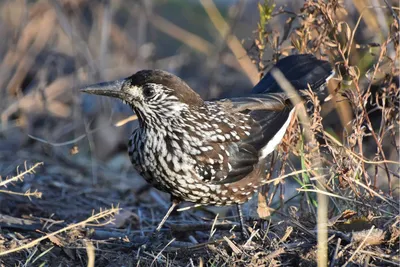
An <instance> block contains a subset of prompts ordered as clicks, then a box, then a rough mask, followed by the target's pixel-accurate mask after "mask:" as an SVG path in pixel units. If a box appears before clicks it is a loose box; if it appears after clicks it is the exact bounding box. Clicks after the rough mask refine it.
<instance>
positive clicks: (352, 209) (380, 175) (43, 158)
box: [0, 0, 400, 266]
mask: <svg viewBox="0 0 400 267" xmlns="http://www.w3.org/2000/svg"><path fill="white" fill-rule="evenodd" d="M327 2H328V3H326V2H324V1H321V0H318V1H306V2H305V3H302V7H301V8H295V7H291V6H280V4H279V2H278V3H276V4H275V5H273V4H272V1H266V2H261V3H260V5H259V7H258V8H259V12H258V13H259V15H260V19H259V23H258V25H257V26H255V27H254V26H252V27H253V28H255V29H256V31H255V32H254V33H253V34H252V35H249V34H247V35H246V39H245V40H244V41H243V42H242V43H240V42H239V41H238V40H240V38H238V37H237V36H236V34H238V33H236V32H235V25H238V24H240V23H242V22H241V20H240V10H239V8H240V7H242V6H241V3H239V4H238V5H237V6H234V7H232V8H231V10H230V12H228V15H227V16H225V17H224V16H222V15H221V13H222V14H224V13H223V12H220V11H218V9H217V7H216V6H215V4H214V2H212V1H208V0H207V1H206V0H204V1H201V5H199V6H197V7H196V8H198V9H199V10H201V11H202V12H203V17H202V20H201V21H202V23H201V26H199V27H200V30H199V31H201V29H203V28H202V27H204V28H207V27H208V28H207V29H208V30H209V31H210V32H211V34H209V35H211V36H214V38H215V40H213V41H210V40H208V39H209V38H208V39H207V38H206V37H204V36H202V35H199V34H197V33H196V34H195V33H193V32H191V31H190V30H189V29H188V28H189V26H190V23H188V25H185V24H182V23H174V21H173V20H170V19H167V17H168V14H161V13H160V12H161V10H164V9H165V8H167V7H168V5H171V6H173V3H172V4H170V3H168V4H164V5H163V6H162V7H161V8H159V9H157V6H158V5H162V4H159V3H153V4H154V5H151V4H150V3H152V1H138V2H134V3H130V4H129V5H128V4H126V3H125V2H124V1H112V3H110V4H104V3H94V2H90V3H89V1H85V0H63V1H37V2H29V4H27V3H26V1H3V2H2V3H1V4H0V22H1V23H0V35H1V36H2V37H3V40H5V42H3V43H2V44H1V45H0V55H1V57H2V59H3V60H2V61H1V66H0V85H1V87H0V88H1V90H0V94H1V96H0V112H1V136H0V151H1V153H0V174H1V175H2V176H3V179H1V180H0V230H1V231H0V265H1V266H122V265H124V266H277V265H284V266H309V265H312V266H316V265H319V266H327V265H329V266H361V265H364V266H367V265H368V266H369V265H370V266H389V265H399V264H400V258H399V256H398V255H399V245H400V243H399V241H400V238H399V237H400V225H399V224H400V216H399V201H398V198H399V193H400V191H399V178H400V176H399V174H398V173H399V149H400V143H399V123H400V117H399V104H400V103H399V97H400V90H399V78H398V77H399V74H400V72H399V56H400V48H399V38H400V36H399V31H398V30H399V18H398V14H399V7H398V6H390V5H389V3H382V1H371V3H373V5H370V4H366V3H367V1H364V0H353V1H352V2H350V1H346V7H344V6H343V3H341V2H340V1H327ZM390 4H393V3H390ZM180 5H181V6H180V8H185V7H184V5H183V4H182V3H180ZM182 6H183V7H182ZM235 8H236V9H235ZM252 8H253V9H252V11H251V12H252V14H254V13H255V12H257V11H256V7H252ZM188 10H189V9H187V10H186V11H188ZM234 11H236V12H234ZM188 12H189V11H188ZM200 13H201V12H196V15H197V14H200ZM232 14H233V15H232ZM235 14H236V15H235ZM192 15H194V14H192ZM174 19H177V18H174ZM196 19H198V18H193V20H196ZM205 22H207V23H205ZM181 24H182V25H181ZM197 24H200V23H197ZM203 24H207V25H206V26H204V25H203ZM243 25H244V23H243ZM186 26H188V28H186ZM161 33H163V34H165V35H162V36H160V37H158V36H159V35H160V34H161ZM157 37H158V38H157ZM160 39H163V40H164V39H166V40H169V42H170V43H174V42H180V43H179V46H181V47H180V49H176V48H170V49H172V50H173V51H174V53H173V55H172V56H171V55H170V54H168V55H166V54H165V53H164V54H163V49H164V48H165V50H167V46H166V43H165V42H164V43H163V41H162V40H160ZM181 44H183V45H181ZM225 46H226V47H225ZM245 51H247V55H246V53H245ZM293 53H312V54H314V55H316V56H317V57H319V58H323V59H326V60H329V61H330V62H331V63H332V65H333V66H335V70H336V75H335V78H334V79H333V80H332V81H331V82H330V84H329V91H330V93H331V96H330V97H329V98H330V100H329V101H325V103H320V101H319V100H318V99H317V98H316V97H315V95H314V94H313V93H312V92H309V102H311V103H312V104H313V105H306V108H308V109H309V111H308V113H307V114H308V116H307V115H305V116H303V117H302V118H301V119H300V120H296V121H293V122H292V124H291V127H290V129H289V131H288V134H287V135H286V136H285V140H284V142H283V144H282V145H281V146H280V148H279V151H278V153H276V155H275V156H274V157H272V158H271V167H270V168H271V172H270V175H269V177H267V178H266V179H270V182H269V183H268V184H267V185H266V186H265V188H263V189H262V190H261V191H260V193H259V195H258V202H259V203H258V209H257V208H256V207H254V205H248V206H246V208H247V212H246V213H245V214H250V215H251V217H252V218H247V219H248V225H249V226H250V228H249V230H250V232H251V236H250V238H249V239H248V240H241V239H240V238H239V237H238V228H239V227H237V226H238V225H237V219H236V218H235V216H234V215H235V213H232V211H231V210H230V209H229V208H228V209H212V208H210V209H199V210H189V211H184V212H181V213H179V214H175V215H174V216H172V218H171V220H170V221H168V225H169V226H170V229H171V231H165V232H163V236H162V237H161V238H159V239H158V240H157V242H154V243H153V244H152V246H151V248H150V249H149V248H147V249H144V247H143V246H142V244H143V243H145V242H146V240H147V238H146V236H147V235H148V234H149V233H151V231H152V230H153V229H154V228H155V226H156V224H157V222H158V221H159V220H160V218H161V217H162V216H163V213H164V212H165V210H166V207H167V206H168V203H169V200H168V197H166V196H165V195H164V194H161V193H159V192H157V191H156V190H154V189H152V188H150V187H149V186H147V185H146V183H145V182H144V181H143V180H142V179H141V178H140V177H139V176H138V175H137V174H136V173H134V172H133V170H132V168H131V166H130V162H129V160H128V159H127V155H126V153H125V147H124V146H125V143H126V141H127V136H128V135H129V132H130V131H131V129H132V127H135V122H134V120H135V117H134V116H131V115H132V114H130V111H129V110H128V109H127V108H126V107H123V106H122V105H120V103H117V102H112V101H109V100H104V99H103V98H92V97H90V96H82V95H80V94H79V92H78V91H77V89H76V88H77V87H78V85H80V84H83V83H87V82H89V81H93V80H96V81H97V80H103V79H112V78H116V77H121V76H126V75H129V74H131V73H132V72H135V71H136V70H138V69H143V68H155V67H157V68H163V69H167V70H170V71H171V70H173V71H175V72H176V73H177V74H182V75H188V77H190V79H189V81H190V82H191V84H193V87H194V88H196V89H197V88H199V89H200V88H211V89H215V88H217V87H227V88H230V90H232V89H231V88H233V84H239V85H243V84H245V83H246V82H247V85H248V88H250V87H251V83H254V81H255V80H256V78H257V77H259V76H262V74H263V73H264V72H265V70H266V69H268V67H269V66H270V65H271V64H270V63H271V62H275V61H277V60H278V59H279V58H281V57H284V56H286V55H289V54H293ZM251 62H253V63H254V65H251V64H250V63H251ZM199 66H204V67H199ZM216 66H217V67H218V71H216ZM188 69H192V70H193V71H192V72H191V73H190V74H187V70H188ZM185 71H186V74H185ZM182 75H181V76H182ZM203 75H204V76H203ZM278 75H279V74H278ZM210 77H211V78H210ZM246 79H247V80H246ZM239 80H240V81H241V82H242V84H240V83H238V81H239ZM243 81H245V82H243ZM283 82H284V79H283ZM196 84H197V86H196ZM218 92H219V91H218V90H212V92H205V91H200V93H201V94H202V95H203V96H207V95H208V96H215V95H217V94H218ZM110 113H112V115H111V116H110ZM299 113H300V111H299ZM130 116H131V117H130ZM39 162H40V163H39ZM41 162H43V163H44V164H42V163H41ZM17 166H24V171H22V172H21V171H19V170H18V169H17ZM4 177H6V178H4ZM324 201H325V202H326V203H325V204H324ZM253 204H254V203H253ZM113 205H115V206H117V207H118V208H114V206H113ZM256 210H257V212H256ZM94 211H96V212H94ZM256 213H258V214H256ZM259 217H262V218H263V220H261V219H259ZM147 247H148V246H147Z"/></svg>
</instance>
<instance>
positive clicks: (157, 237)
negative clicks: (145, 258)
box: [141, 230, 164, 251]
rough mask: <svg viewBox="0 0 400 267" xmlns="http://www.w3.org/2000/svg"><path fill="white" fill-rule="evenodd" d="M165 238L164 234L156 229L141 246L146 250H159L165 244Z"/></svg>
mask: <svg viewBox="0 0 400 267" xmlns="http://www.w3.org/2000/svg"><path fill="white" fill-rule="evenodd" d="M163 240H164V234H163V233H161V232H160V231H157V230H154V231H153V232H152V233H151V234H150V235H148V238H147V240H146V242H145V243H144V244H143V245H142V246H141V248H142V249H143V250H146V251H154V250H157V249H158V248H159V247H160V246H161V245H162V244H163V242H162V241H163Z"/></svg>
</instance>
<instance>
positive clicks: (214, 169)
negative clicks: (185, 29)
mask: <svg viewBox="0 0 400 267" xmlns="http://www.w3.org/2000/svg"><path fill="white" fill-rule="evenodd" d="M274 68H277V69H279V70H280V71H281V72H282V73H283V75H284V76H285V77H286V79H287V80H288V81H289V82H290V83H291V84H292V85H293V87H294V88H295V89H296V90H298V92H299V94H300V95H302V91H304V90H305V89H308V88H311V89H312V90H313V91H314V92H315V93H316V94H319V95H321V94H323V92H324V89H325V87H326V82H327V80H328V79H329V78H331V77H332V75H333V71H332V68H331V66H330V64H329V63H328V62H327V61H323V60H318V59H317V58H315V57H314V56H313V55H309V54H305V55H292V56H288V57H286V58H284V59H282V60H280V61H278V63H277V64H276V65H275V66H274ZM82 91H83V92H85V93H89V94H96V95H104V96H111V97H116V98H119V99H121V100H122V101H123V102H124V103H126V104H127V105H129V106H130V107H131V108H132V109H133V111H134V112H135V114H136V115H137V117H138V120H139V127H138V128H137V129H135V130H134V131H133V133H132V136H131V137H130V139H129V145H128V151H129V156H130V159H131V161H132V164H133V166H134V167H135V168H136V170H138V171H139V172H140V173H141V175H142V176H143V177H144V178H145V179H146V180H147V181H148V182H149V183H151V184H152V185H154V187H156V188H157V189H159V190H161V191H164V192H167V193H169V194H171V199H172V205H171V208H170V209H169V211H168V212H167V214H166V215H165V217H164V218H163V220H162V221H161V223H160V225H159V226H158V227H157V230H160V229H161V227H162V225H163V223H164V222H165V221H166V219H167V218H168V216H169V214H170V213H171V212H172V211H173V209H174V208H175V207H176V205H177V204H178V203H179V202H180V201H188V202H192V203H195V204H196V205H217V206H223V205H233V204H238V210H239V215H240V219H241V223H242V230H243V217H242V215H241V211H240V206H239V204H242V203H244V202H246V201H248V200H249V199H250V198H251V197H252V195H253V194H254V192H256V190H257V189H258V188H259V187H260V186H262V185H263V184H264V183H265V182H266V180H265V173H266V157H267V156H268V155H269V154H270V153H272V152H273V151H274V150H275V148H276V147H277V145H278V144H279V143H280V142H281V140H282V138H283V136H284V134H285V132H286V129H287V127H288V125H289V123H290V121H291V119H292V117H293V113H294V106H293V104H292V102H291V101H290V97H289V96H288V95H287V94H286V93H285V92H284V91H283V90H282V88H281V87H280V86H279V84H278V83H277V82H276V81H275V79H274V78H273V76H272V75H271V73H267V74H266V75H265V76H264V78H263V79H262V80H261V81H260V82H259V83H258V84H257V85H256V86H255V87H254V88H253V89H252V91H251V92H249V93H248V94H246V95H243V96H242V97H235V98H227V99H219V100H214V101H204V100H203V99H202V98H201V97H200V96H199V95H198V94H197V93H196V92H195V91H193V90H192V89H191V88H190V87H189V86H188V85H187V84H186V83H185V82H184V81H182V80H181V79H180V78H178V77H177V76H175V75H173V74H170V73H168V72H165V71H162V70H142V71H139V72H137V73H135V74H133V75H132V76H130V77H128V78H125V79H121V80H116V81H112V82H105V83H100V84H96V85H90V86H87V87H85V88H83V89H82Z"/></svg>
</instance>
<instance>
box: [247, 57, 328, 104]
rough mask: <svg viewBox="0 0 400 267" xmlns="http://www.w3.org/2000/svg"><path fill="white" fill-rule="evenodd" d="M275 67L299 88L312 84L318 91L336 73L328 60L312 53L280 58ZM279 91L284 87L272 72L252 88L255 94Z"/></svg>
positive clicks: (314, 89)
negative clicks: (281, 86) (318, 57)
mask: <svg viewBox="0 0 400 267" xmlns="http://www.w3.org/2000/svg"><path fill="white" fill-rule="evenodd" d="M274 68H277V69H279V70H280V71H281V72H282V73H283V75H285V78H286V79H287V80H288V81H289V82H290V83H291V84H292V85H293V87H294V88H296V89H297V90H302V89H307V88H308V85H310V87H311V88H312V89H313V91H316V90H318V89H320V88H321V87H322V86H323V85H324V84H326V81H327V80H329V79H330V78H331V77H332V75H333V74H334V71H333V70H332V67H331V65H330V63H329V62H328V61H324V60H319V59H317V58H316V57H314V56H313V55H311V54H304V55H291V56H288V57H285V58H283V59H281V60H279V61H278V62H277V64H276V65H275V66H274ZM277 92H282V89H281V88H280V86H279V85H278V83H277V82H276V81H275V79H274V77H273V76H272V75H271V73H270V72H268V73H267V74H266V75H265V76H264V77H263V78H262V79H261V81H260V82H259V83H258V84H257V85H256V86H254V88H253V89H252V93H253V94H265V93H277ZM316 93H320V94H323V93H324V92H323V91H321V90H319V91H318V92H316ZM325 93H326V92H325ZM321 97H323V95H321Z"/></svg>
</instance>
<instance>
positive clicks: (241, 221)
mask: <svg viewBox="0 0 400 267" xmlns="http://www.w3.org/2000/svg"><path fill="white" fill-rule="evenodd" d="M236 207H237V212H238V215H239V221H240V229H241V230H242V238H243V239H247V238H248V237H249V234H248V233H247V230H246V227H245V224H244V218H243V212H242V207H241V206H240V204H236Z"/></svg>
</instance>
